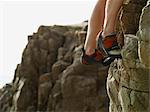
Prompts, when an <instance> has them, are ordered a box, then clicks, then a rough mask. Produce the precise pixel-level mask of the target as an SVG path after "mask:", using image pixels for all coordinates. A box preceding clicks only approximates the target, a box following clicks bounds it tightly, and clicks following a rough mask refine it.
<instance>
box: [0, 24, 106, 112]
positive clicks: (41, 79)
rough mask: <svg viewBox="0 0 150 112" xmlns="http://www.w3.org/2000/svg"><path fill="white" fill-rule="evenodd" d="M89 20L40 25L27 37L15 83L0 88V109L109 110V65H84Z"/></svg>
mask: <svg viewBox="0 0 150 112" xmlns="http://www.w3.org/2000/svg"><path fill="white" fill-rule="evenodd" d="M86 30H87V22H83V23H82V24H81V25H79V26H78V25H75V26H40V27H39V29H38V31H37V33H34V34H33V35H30V36H28V44H27V46H26V48H25V49H24V51H23V56H22V62H21V63H20V64H18V66H17V69H16V71H15V76H14V79H13V82H12V84H10V85H6V86H5V87H4V88H3V89H1V92H0V94H2V95H1V97H0V111H1V112H6V111H13V112H14V111H19V112H20V111H27V112H32V111H49V112H66V111H68V112H70V111H73V112H74V111H81V112H82V111H92V112H96V111H100V112H104V111H105V112H107V111H108V98H107V94H106V89H105V88H106V87H105V81H106V77H107V70H108V67H104V66H102V65H101V64H100V65H99V66H97V65H89V66H86V65H81V64H80V62H79V57H80V55H81V47H82V46H83V43H84V40H85V35H86Z"/></svg>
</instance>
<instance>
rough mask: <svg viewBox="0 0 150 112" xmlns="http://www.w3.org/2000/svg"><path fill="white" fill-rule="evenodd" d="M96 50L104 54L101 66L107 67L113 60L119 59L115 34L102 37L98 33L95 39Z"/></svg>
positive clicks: (119, 54) (119, 52)
mask: <svg viewBox="0 0 150 112" xmlns="http://www.w3.org/2000/svg"><path fill="white" fill-rule="evenodd" d="M97 49H98V50H100V51H102V52H103V53H102V54H104V59H103V62H102V63H103V65H109V64H110V63H111V62H112V61H114V59H115V58H121V49H120V47H119V46H118V42H117V37H116V34H115V33H111V34H110V35H108V36H106V37H103V36H102V32H100V33H99V34H98V37H97Z"/></svg>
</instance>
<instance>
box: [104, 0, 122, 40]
mask: <svg viewBox="0 0 150 112" xmlns="http://www.w3.org/2000/svg"><path fill="white" fill-rule="evenodd" d="M122 3H123V0H107V2H106V9H105V21H104V28H103V34H102V35H103V36H104V37H105V36H107V35H109V34H110V33H112V32H114V31H115V23H116V18H117V14H118V12H119V10H120V7H121V5H122Z"/></svg>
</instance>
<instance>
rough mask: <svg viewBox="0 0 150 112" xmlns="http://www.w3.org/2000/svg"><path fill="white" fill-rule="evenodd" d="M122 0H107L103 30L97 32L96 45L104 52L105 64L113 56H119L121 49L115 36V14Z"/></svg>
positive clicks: (109, 61)
mask: <svg viewBox="0 0 150 112" xmlns="http://www.w3.org/2000/svg"><path fill="white" fill-rule="evenodd" d="M122 3H123V0H107V2H106V9H105V20H104V28H103V32H101V33H99V38H98V40H97V47H98V49H100V50H103V52H105V60H104V62H106V65H107V64H110V63H111V62H112V61H113V60H114V59H115V58H120V57H121V49H120V47H119V46H118V43H117V37H116V33H115V24H116V18H117V14H118V12H119V10H120V7H121V5H122Z"/></svg>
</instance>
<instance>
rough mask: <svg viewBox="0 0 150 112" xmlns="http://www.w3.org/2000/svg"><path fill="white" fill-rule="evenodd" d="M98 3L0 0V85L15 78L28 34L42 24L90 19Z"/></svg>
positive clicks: (56, 0)
mask: <svg viewBox="0 0 150 112" xmlns="http://www.w3.org/2000/svg"><path fill="white" fill-rule="evenodd" d="M95 3H96V0H47V1H44V0H32V1H31V0H18V1H14V0H3V1H2V0H0V88H1V87H2V86H4V85H5V84H6V83H10V82H11V81H12V80H13V77H14V71H15V69H16V66H17V64H19V63H21V57H22V52H23V50H24V48H25V46H26V44H27V36H28V35H31V34H33V32H36V31H37V29H38V27H39V26H40V25H46V26H48V25H54V24H58V25H68V24H77V23H80V22H82V21H84V20H87V19H89V17H90V15H91V13H92V10H93V8H94V5H95Z"/></svg>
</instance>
